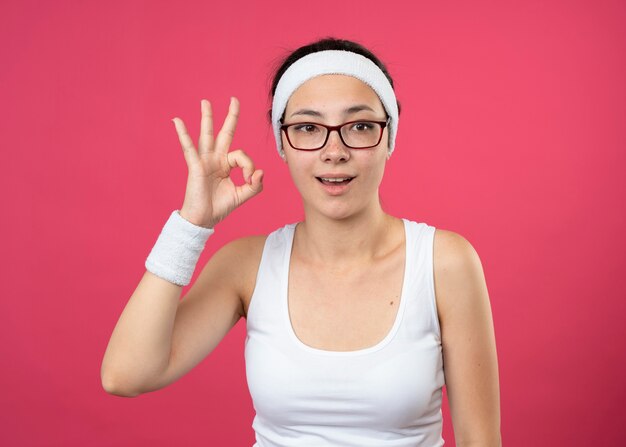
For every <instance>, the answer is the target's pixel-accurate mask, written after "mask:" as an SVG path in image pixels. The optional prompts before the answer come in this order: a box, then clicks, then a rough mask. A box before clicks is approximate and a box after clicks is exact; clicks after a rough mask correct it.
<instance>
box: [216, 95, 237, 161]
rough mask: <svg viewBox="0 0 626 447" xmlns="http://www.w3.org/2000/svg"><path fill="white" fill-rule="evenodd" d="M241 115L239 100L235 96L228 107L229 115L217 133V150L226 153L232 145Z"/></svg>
mask: <svg viewBox="0 0 626 447" xmlns="http://www.w3.org/2000/svg"><path fill="white" fill-rule="evenodd" d="M238 117H239V101H238V100H237V98H235V97H234V96H233V97H231V99H230V105H229V107H228V115H226V119H224V125H223V126H222V128H221V129H220V131H219V133H218V134H217V138H216V140H215V150H216V151H217V152H221V153H226V152H228V148H229V147H230V145H231V143H232V141H233V136H234V135H235V128H236V127H237V118H238Z"/></svg>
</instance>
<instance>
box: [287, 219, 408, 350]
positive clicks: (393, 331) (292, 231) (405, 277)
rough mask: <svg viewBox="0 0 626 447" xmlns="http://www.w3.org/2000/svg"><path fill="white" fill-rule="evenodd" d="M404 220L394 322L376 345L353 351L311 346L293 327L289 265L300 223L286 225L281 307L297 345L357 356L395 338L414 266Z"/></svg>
mask: <svg viewBox="0 0 626 447" xmlns="http://www.w3.org/2000/svg"><path fill="white" fill-rule="evenodd" d="M402 222H403V224H404V237H405V239H404V272H403V278H402V291H401V292H400V304H399V305H398V310H397V312H396V317H395V320H394V323H393V325H392V326H391V329H390V330H389V331H388V332H387V335H385V337H383V339H382V340H380V341H378V342H377V343H376V344H375V345H373V346H368V347H366V348H362V349H356V350H351V351H331V350H327V349H320V348H315V347H313V346H309V345H307V344H306V343H304V342H303V341H302V340H300V339H299V338H298V336H297V335H296V333H295V331H294V329H293V326H292V325H291V317H290V316H289V266H290V263H291V262H290V261H291V252H292V248H293V241H294V236H295V228H296V225H297V224H298V223H297V222H294V223H290V224H287V225H286V226H285V229H286V230H287V233H286V235H285V237H286V246H285V250H286V252H285V256H284V258H283V259H284V262H283V265H282V272H281V273H282V275H281V276H282V284H281V288H280V290H281V295H280V301H281V306H280V307H281V311H282V317H281V318H282V320H283V321H284V323H285V326H286V329H287V333H288V334H289V338H290V339H291V340H292V341H293V342H294V344H295V345H296V346H297V347H299V348H300V349H303V350H305V351H308V352H311V353H315V354H320V355H327V356H336V357H340V356H356V355H363V354H369V353H374V352H376V351H379V350H381V349H383V348H384V347H385V346H387V345H388V344H389V343H390V342H391V341H392V340H393V338H394V336H395V335H396V333H397V332H398V330H399V329H400V324H401V322H402V317H403V315H404V310H405V308H406V301H407V298H408V296H409V295H408V293H407V292H408V291H407V287H408V283H409V281H408V278H409V275H410V273H411V270H410V269H411V268H412V263H411V253H410V250H411V244H412V239H411V232H410V228H409V221H407V219H405V218H402Z"/></svg>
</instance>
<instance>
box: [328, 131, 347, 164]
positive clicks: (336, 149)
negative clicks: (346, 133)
mask: <svg viewBox="0 0 626 447" xmlns="http://www.w3.org/2000/svg"><path fill="white" fill-rule="evenodd" d="M322 153H323V154H324V155H325V156H333V157H338V156H343V157H344V158H347V157H349V156H350V148H348V147H347V146H346V145H345V144H343V140H342V139H341V135H339V131H338V130H332V131H331V132H330V135H328V141H326V144H325V145H324V147H323V148H322Z"/></svg>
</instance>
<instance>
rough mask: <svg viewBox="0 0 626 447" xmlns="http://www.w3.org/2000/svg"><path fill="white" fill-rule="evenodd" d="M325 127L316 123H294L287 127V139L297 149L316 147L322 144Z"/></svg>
mask: <svg viewBox="0 0 626 447" xmlns="http://www.w3.org/2000/svg"><path fill="white" fill-rule="evenodd" d="M326 132H327V129H326V128H325V127H324V126H319V125H317V124H310V123H302V124H294V125H293V126H289V127H288V128H287V133H288V135H289V141H290V142H291V144H292V145H293V146H294V147H296V148H298V149H318V148H319V147H321V146H322V144H324V140H325V139H326Z"/></svg>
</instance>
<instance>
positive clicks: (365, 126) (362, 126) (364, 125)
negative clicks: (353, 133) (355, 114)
mask: <svg viewBox="0 0 626 447" xmlns="http://www.w3.org/2000/svg"><path fill="white" fill-rule="evenodd" d="M372 127H374V126H372V124H371V123H369V122H367V121H362V122H359V123H354V126H353V127H352V128H353V129H355V130H358V131H367V130H371V129H372Z"/></svg>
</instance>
